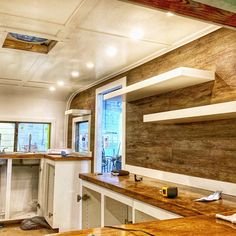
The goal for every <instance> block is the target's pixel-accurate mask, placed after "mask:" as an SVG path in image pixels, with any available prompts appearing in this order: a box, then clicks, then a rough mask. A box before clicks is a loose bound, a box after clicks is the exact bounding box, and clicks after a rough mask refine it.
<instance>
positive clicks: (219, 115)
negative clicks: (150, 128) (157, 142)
mask: <svg viewBox="0 0 236 236" xmlns="http://www.w3.org/2000/svg"><path fill="white" fill-rule="evenodd" d="M231 118H236V101H231V102H223V103H217V104H211V105H205V106H198V107H191V108H185V109H179V110H173V111H166V112H159V113H153V114H148V115H144V116H143V121H144V122H158V123H161V124H175V123H188V122H198V121H208V120H223V119H231Z"/></svg>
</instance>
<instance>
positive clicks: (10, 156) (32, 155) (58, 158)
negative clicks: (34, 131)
mask: <svg viewBox="0 0 236 236" xmlns="http://www.w3.org/2000/svg"><path fill="white" fill-rule="evenodd" d="M43 158H46V159H50V160H53V161H84V160H92V157H86V156H72V155H71V156H70V155H69V156H67V157H62V156H61V155H52V154H50V155H49V154H44V153H10V154H7V153H6V154H0V159H43Z"/></svg>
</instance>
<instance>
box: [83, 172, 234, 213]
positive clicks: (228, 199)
mask: <svg viewBox="0 0 236 236" xmlns="http://www.w3.org/2000/svg"><path fill="white" fill-rule="evenodd" d="M79 176H80V178H81V179H83V180H86V181H88V182H91V183H94V184H97V185H99V186H102V187H105V188H108V189H110V190H113V191H115V192H118V193H121V194H124V195H127V196H129V197H131V198H134V199H137V200H140V201H142V202H145V203H148V204H151V205H153V206H156V207H159V208H162V209H165V210H167V211H170V212H173V213H176V214H179V215H181V216H185V217H186V216H197V215H208V214H215V213H222V212H228V211H235V212H236V197H232V196H229V195H223V200H219V201H215V202H208V203H203V202H194V201H193V200H194V199H197V198H200V197H203V196H208V195H210V194H211V193H212V192H209V191H206V190H202V189H198V188H193V187H187V186H184V185H179V184H174V183H170V182H165V181H160V180H156V179H152V178H148V177H143V181H142V182H134V175H133V174H130V176H120V177H117V176H112V175H111V174H103V175H96V174H80V175H79ZM166 185H167V186H177V187H178V191H179V196H178V197H177V198H175V199H169V198H165V197H163V196H162V195H161V194H160V193H159V190H160V189H161V187H162V186H166Z"/></svg>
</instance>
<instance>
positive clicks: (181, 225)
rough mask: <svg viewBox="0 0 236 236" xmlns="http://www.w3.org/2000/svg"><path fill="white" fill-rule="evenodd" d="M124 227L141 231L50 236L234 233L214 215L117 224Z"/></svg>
mask: <svg viewBox="0 0 236 236" xmlns="http://www.w3.org/2000/svg"><path fill="white" fill-rule="evenodd" d="M118 227H121V228H124V229H129V230H131V229H135V230H142V231H143V232H142V231H130V232H127V231H121V230H117V229H109V228H106V227H105V228H97V229H88V230H80V231H71V232H65V233H59V234H52V235H51V236H69V235H70V236H88V235H95V236H100V235H107V236H131V235H136V236H141V235H142V236H145V235H148V234H146V233H144V231H145V232H147V233H149V234H152V235H155V236H159V235H160V236H162V235H163V236H167V235H168V236H206V235H219V236H220V235H224V236H225V235H227V236H231V235H232V236H233V235H236V225H233V224H230V223H227V222H225V221H222V220H216V219H215V217H214V216H196V217H187V218H182V219H174V220H161V221H152V222H146V223H140V224H129V225H121V226H118Z"/></svg>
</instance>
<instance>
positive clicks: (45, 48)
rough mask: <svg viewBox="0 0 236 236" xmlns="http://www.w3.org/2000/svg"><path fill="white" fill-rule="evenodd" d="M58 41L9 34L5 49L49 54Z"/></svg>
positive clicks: (4, 45)
mask: <svg viewBox="0 0 236 236" xmlns="http://www.w3.org/2000/svg"><path fill="white" fill-rule="evenodd" d="M56 43H57V41H55V40H50V39H45V38H39V37H35V36H29V35H24V34H17V33H8V34H7V37H6V39H5V41H4V43H3V45H2V47H3V48H11V49H18V50H24V51H30V52H37V53H44V54H47V53H49V51H50V50H51V49H52V48H53V47H54V46H55V45H56Z"/></svg>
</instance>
